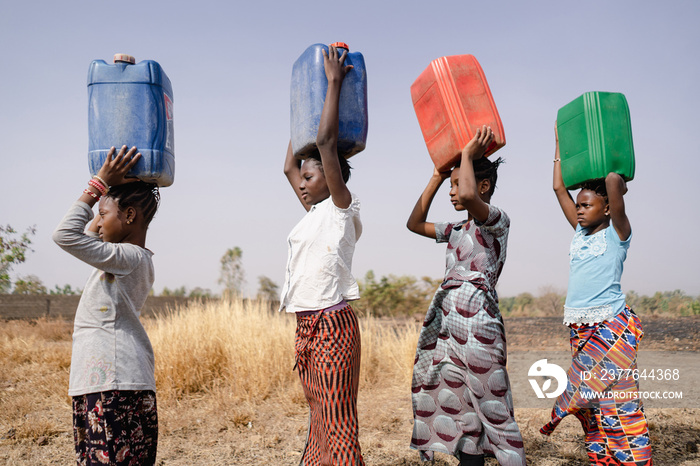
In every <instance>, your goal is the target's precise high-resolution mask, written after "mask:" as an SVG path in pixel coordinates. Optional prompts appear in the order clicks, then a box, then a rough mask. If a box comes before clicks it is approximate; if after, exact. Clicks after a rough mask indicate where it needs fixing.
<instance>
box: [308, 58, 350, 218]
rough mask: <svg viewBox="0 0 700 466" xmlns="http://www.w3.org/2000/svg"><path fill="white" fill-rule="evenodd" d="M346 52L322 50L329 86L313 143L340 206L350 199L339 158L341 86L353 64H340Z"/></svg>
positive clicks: (345, 207) (348, 203) (329, 186)
mask: <svg viewBox="0 0 700 466" xmlns="http://www.w3.org/2000/svg"><path fill="white" fill-rule="evenodd" d="M346 56H347V51H343V54H342V55H341V56H340V57H338V50H337V49H336V48H335V47H333V46H330V47H329V48H328V53H326V51H325V50H324V51H323V65H324V68H325V70H326V77H327V78H328V90H327V91H326V100H325V102H324V103H323V111H322V112H321V121H320V123H319V126H318V135H317V136H316V146H318V151H319V152H320V153H321V163H322V165H323V174H324V176H325V177H326V183H327V184H328V190H329V191H330V193H331V198H332V199H333V203H334V204H335V205H336V207H339V208H341V209H347V208H348V207H350V203H351V202H352V195H351V194H350V190H349V189H348V187H347V186H346V185H345V181H344V180H343V174H342V172H341V170H340V162H339V161H338V113H339V106H340V88H341V86H342V84H343V79H345V75H346V74H347V73H348V71H350V70H351V69H352V65H347V66H346V65H344V64H343V63H344V62H345V57H346Z"/></svg>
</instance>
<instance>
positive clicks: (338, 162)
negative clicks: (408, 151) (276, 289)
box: [280, 46, 364, 466]
mask: <svg viewBox="0 0 700 466" xmlns="http://www.w3.org/2000/svg"><path fill="white" fill-rule="evenodd" d="M346 54H347V52H343V54H342V55H340V56H339V55H338V51H337V50H336V48H335V47H333V46H331V47H329V51H328V53H326V52H325V51H324V54H323V62H324V66H325V71H326V77H327V78H328V91H327V93H326V100H325V103H324V106H323V112H322V113H321V121H320V124H319V129H318V135H317V138H316V143H317V146H318V154H313V155H311V156H309V157H308V158H307V159H306V160H305V161H304V163H303V164H302V163H301V162H300V161H299V160H297V159H296V158H295V157H294V155H293V153H292V147H291V143H290V145H289V148H288V149H287V157H286V160H285V164H284V173H285V175H286V176H287V179H288V180H289V183H290V184H291V185H292V188H293V189H294V192H295V193H296V195H297V197H298V198H299V200H300V201H301V203H302V205H303V206H304V209H306V211H307V214H306V215H305V216H304V218H302V220H301V221H300V222H299V223H298V224H297V225H296V226H295V227H294V229H293V230H292V231H291V233H290V234H289V237H288V239H287V241H288V244H289V255H288V260H287V273H286V278H285V283H284V287H283V289H282V295H281V298H280V309H286V311H287V312H293V313H296V317H297V330H296V338H295V345H294V346H295V352H296V366H295V367H298V368H299V377H300V378H301V384H302V387H303V389H304V394H305V396H306V400H307V401H308V403H309V411H310V412H309V434H308V438H307V442H306V447H305V448H304V453H303V455H302V458H301V462H300V464H303V465H304V466H313V465H331V464H333V465H336V464H337V465H341V464H342V465H347V466H355V465H364V461H363V459H362V452H361V450H360V443H359V441H358V424H357V389H358V384H359V375H360V330H359V326H358V322H357V317H356V316H355V313H354V311H353V310H352V308H351V307H350V305H349V304H348V301H351V300H355V299H358V298H359V297H360V295H359V289H358V286H357V282H356V281H355V279H354V278H353V276H352V273H351V267H352V256H353V253H354V251H355V242H356V241H357V239H358V238H359V237H360V234H361V232H362V224H361V223H360V202H359V200H358V199H357V198H356V197H355V196H354V195H353V194H351V193H350V191H349V190H348V188H347V186H346V184H345V183H346V182H347V181H348V179H349V177H350V167H349V165H348V163H347V161H346V160H345V159H344V158H342V157H339V156H338V151H337V142H338V108H339V99H340V88H341V85H342V83H343V79H344V78H345V75H346V74H347V73H348V72H350V73H351V72H352V66H351V65H344V62H345V56H346Z"/></svg>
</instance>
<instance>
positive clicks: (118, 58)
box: [114, 53, 136, 65]
mask: <svg viewBox="0 0 700 466" xmlns="http://www.w3.org/2000/svg"><path fill="white" fill-rule="evenodd" d="M114 63H126V64H128V65H133V64H134V63H136V59H135V58H134V57H132V56H131V55H127V54H125V53H115V54H114Z"/></svg>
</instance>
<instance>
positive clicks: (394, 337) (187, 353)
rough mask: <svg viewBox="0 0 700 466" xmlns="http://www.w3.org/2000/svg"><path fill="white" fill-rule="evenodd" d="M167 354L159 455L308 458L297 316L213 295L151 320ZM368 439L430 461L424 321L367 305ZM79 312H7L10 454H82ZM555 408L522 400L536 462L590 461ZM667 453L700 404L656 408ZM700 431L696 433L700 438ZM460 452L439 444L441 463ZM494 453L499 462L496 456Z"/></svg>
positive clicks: (44, 457)
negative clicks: (422, 392) (448, 452)
mask: <svg viewBox="0 0 700 466" xmlns="http://www.w3.org/2000/svg"><path fill="white" fill-rule="evenodd" d="M144 324H145V326H146V329H147V331H148V333H149V336H150V338H151V341H152V343H153V346H154V351H155V354H156V380H157V386H158V404H159V406H158V410H159V421H160V436H159V451H158V458H159V465H168V466H171V465H183V466H184V465H199V464H206V465H260V464H281V465H286V464H289V465H293V464H297V463H298V461H299V458H300V455H301V449H302V448H303V444H304V438H305V434H306V422H307V414H308V410H307V406H306V401H305V400H304V396H303V394H302V391H301V387H300V385H299V381H298V374H297V373H296V372H293V371H292V366H293V365H294V349H293V346H294V344H293V343H294V329H295V320H294V316H289V315H286V314H280V313H277V312H274V311H270V306H269V305H268V304H267V303H265V302H255V301H251V302H247V301H246V302H243V301H229V302H209V303H206V304H197V305H191V306H189V307H187V308H183V309H175V310H173V311H172V312H171V313H170V314H168V315H166V316H162V317H159V318H157V319H147V320H145V322H144ZM360 325H361V331H362V370H361V380H360V397H359V403H358V409H359V417H360V442H361V444H362V447H363V454H364V456H365V460H366V462H367V464H368V465H380V466H381V465H386V466H389V465H418V464H420V463H419V461H418V455H417V454H416V453H415V452H414V451H412V450H409V449H408V447H407V445H408V442H409V439H410V435H411V430H412V416H411V402H410V388H409V387H410V377H411V368H412V364H413V358H414V353H415V345H416V340H417V337H418V332H419V328H420V324H418V323H416V322H411V321H398V322H397V321H388V320H386V319H376V318H372V317H365V318H361V319H360ZM70 336H71V324H70V323H67V322H64V321H59V320H51V321H49V320H39V321H34V322H26V321H23V322H20V321H15V322H4V323H0V464H8V465H44V464H47V465H48V464H55V465H65V464H71V463H72V462H73V440H72V429H71V408H70V398H69V397H68V396H67V394H66V392H67V387H68V371H69V365H70ZM548 414H549V410H548V409H546V410H543V409H527V408H524V407H518V406H516V419H517V420H518V423H519V425H520V427H521V430H522V432H523V435H524V440H525V448H526V451H527V455H528V461H529V464H531V465H535V466H538V465H545V466H549V465H560V466H565V465H581V466H583V465H585V464H586V463H587V461H586V460H585V453H584V451H583V448H582V447H583V442H582V438H581V434H580V426H578V424H577V422H576V421H575V419H566V420H565V422H563V423H562V425H561V426H560V428H559V429H557V431H556V432H555V434H554V435H553V437H552V439H550V440H545V439H543V438H542V437H541V436H540V435H539V434H537V429H539V427H540V426H541V425H542V424H543V423H544V422H546V420H547V418H548ZM647 414H648V416H649V420H650V430H651V435H652V441H653V444H654V448H655V464H656V465H657V466H659V465H660V466H663V465H685V466H689V465H693V464H700V458H699V457H698V454H697V453H694V452H693V451H692V450H693V448H694V447H696V444H697V443H700V425H699V424H698V423H699V422H700V421H698V414H700V410H697V409H683V410H668V409H667V410H649V411H648V412H647ZM693 442H694V443H693ZM448 464H456V461H455V460H454V459H452V458H449V457H446V456H444V455H439V459H438V460H437V461H436V462H435V465H448ZM487 464H489V465H493V464H495V463H494V462H492V461H491V462H488V463H487Z"/></svg>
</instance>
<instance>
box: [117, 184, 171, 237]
mask: <svg viewBox="0 0 700 466" xmlns="http://www.w3.org/2000/svg"><path fill="white" fill-rule="evenodd" d="M104 197H109V198H112V199H114V201H115V202H116V203H117V207H119V210H124V209H126V208H128V207H133V208H135V209H136V210H137V211H138V212H139V213H140V214H141V215H143V218H144V224H145V225H146V226H148V225H149V224H150V223H151V220H153V216H154V215H155V214H156V211H157V210H158V206H159V205H160V191H159V190H158V185H156V184H153V183H146V182H145V181H135V182H133V183H125V184H120V185H118V186H112V187H110V188H109V192H108V193H107V194H105V196H104Z"/></svg>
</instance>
